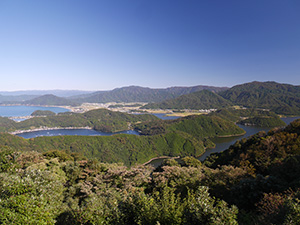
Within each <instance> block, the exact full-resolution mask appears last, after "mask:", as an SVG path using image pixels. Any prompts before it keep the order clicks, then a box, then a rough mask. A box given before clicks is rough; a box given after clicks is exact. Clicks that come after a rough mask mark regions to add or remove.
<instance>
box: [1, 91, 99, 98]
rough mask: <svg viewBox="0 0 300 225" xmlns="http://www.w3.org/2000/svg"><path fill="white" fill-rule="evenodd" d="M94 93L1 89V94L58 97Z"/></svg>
mask: <svg viewBox="0 0 300 225" xmlns="http://www.w3.org/2000/svg"><path fill="white" fill-rule="evenodd" d="M89 93H93V91H80V90H28V91H0V96H1V95H2V96H9V97H13V96H23V95H25V96H35V97H38V96H41V95H49V94H51V95H56V96H58V97H65V98H67V97H70V96H74V95H83V94H89Z"/></svg>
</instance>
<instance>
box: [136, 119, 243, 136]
mask: <svg viewBox="0 0 300 225" xmlns="http://www.w3.org/2000/svg"><path fill="white" fill-rule="evenodd" d="M135 129H136V130H138V131H139V132H141V134H143V135H156V134H164V133H168V132H175V131H176V132H184V133H187V134H189V135H192V136H193V137H196V138H200V139H203V138H210V137H216V136H227V135H229V136H230V135H240V134H243V133H244V130H243V129H241V128H239V127H238V126H237V125H235V124H234V123H233V122H230V121H228V120H224V119H222V118H220V117H217V116H207V115H199V116H188V117H183V118H179V119H176V120H163V121H152V122H145V123H141V124H137V125H136V126H135Z"/></svg>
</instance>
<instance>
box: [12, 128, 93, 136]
mask: <svg viewBox="0 0 300 225" xmlns="http://www.w3.org/2000/svg"><path fill="white" fill-rule="evenodd" d="M76 129H88V130H93V128H92V127H40V128H34V129H28V130H16V131H12V132H8V133H9V134H12V135H16V134H22V133H27V132H35V131H43V130H76Z"/></svg>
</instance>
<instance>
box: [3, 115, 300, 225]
mask: <svg viewBox="0 0 300 225" xmlns="http://www.w3.org/2000/svg"><path fill="white" fill-rule="evenodd" d="M299 135H300V120H298V121H294V122H292V123H291V124H290V125H289V126H287V127H286V128H285V129H276V130H272V131H270V132H269V133H268V134H266V133H264V132H260V133H258V134H256V135H253V136H252V137H250V138H248V139H242V140H240V141H238V142H236V143H235V144H234V145H232V146H231V147H230V148H229V149H228V150H227V151H225V152H222V153H217V154H213V155H212V156H210V157H209V158H208V159H207V160H205V161H204V162H203V163H201V162H200V161H198V160H196V159H195V158H193V157H184V158H182V159H181V161H180V162H177V161H175V160H174V159H168V160H165V161H164V163H163V165H162V166H160V167H159V168H156V169H155V168H153V167H151V166H143V165H136V166H132V167H130V168H128V167H126V166H124V165H123V164H121V163H118V164H108V163H102V162H99V161H97V160H95V159H94V160H88V159H87V158H86V157H84V156H83V155H82V154H80V152H81V151H84V150H85V149H87V146H89V145H90V146H89V147H90V149H92V150H93V151H92V152H93V153H97V154H102V155H103V157H104V158H106V160H107V159H109V158H111V159H113V160H114V158H112V154H110V153H109V152H115V153H117V152H118V154H115V155H116V157H119V158H121V157H123V156H125V157H127V156H128V155H130V157H131V159H132V162H135V161H136V159H138V160H139V158H140V157H144V156H147V155H150V154H152V153H151V151H150V152H149V150H151V148H149V146H150V144H147V142H149V143H151V141H152V140H153V141H154V142H155V143H158V142H161V141H162V142H161V144H160V145H159V146H164V147H163V148H161V150H163V149H164V148H166V150H168V148H169V149H176V148H174V146H173V145H175V146H178V147H179V149H180V148H183V146H180V144H182V143H184V142H181V141H176V144H175V142H174V141H173V140H177V138H175V136H176V134H170V136H168V137H167V136H166V137H165V138H164V140H165V141H163V140H162V139H160V138H161V137H162V136H160V135H154V136H140V137H139V138H138V139H135V138H131V137H132V136H129V135H116V136H115V137H109V138H107V137H97V138H94V137H89V138H88V139H87V140H80V141H76V138H75V137H74V136H72V137H71V136H65V137H41V138H35V139H31V140H25V139H22V138H19V137H15V136H12V135H9V134H0V189H1V192H0V210H1V213H0V223H1V224H56V225H58V224H59V225H60V224H61V225H62V224H86V225H87V224H108V225H110V224H111V225H117V224H118V225H125V224H135V225H137V224H150V225H157V224H165V225H166V224H170V225H187V224H207V225H208V224H243V225H252V224H263V225H264V224H266V225H267V224H274V225H280V224H291V225H296V224H299V223H300V217H299V215H300V203H299V202H300V198H299V196H300V192H299V188H300V178H299V173H300V166H299V165H300V163H299V162H300V152H299V149H300V146H299V143H300V142H299ZM83 138H84V137H83ZM112 140H113V141H112ZM182 140H183V139H182ZM117 142H120V143H121V144H117ZM64 143H67V145H64ZM72 143H73V146H72V148H68V146H70V145H72ZM104 143H106V144H104ZM109 143H112V145H116V146H118V148H119V149H117V148H116V149H114V148H113V149H112V151H111V150H110V148H111V147H112V146H109ZM127 143H128V146H131V149H132V150H131V152H127V150H126V149H127ZM138 143H141V144H138ZM162 143H165V144H162ZM13 144H14V145H13ZM195 144H197V143H195ZM122 146H123V147H122ZM135 146H145V147H144V150H145V151H144V153H143V154H145V155H143V154H138V153H137V152H135V151H134V149H136V148H135ZM168 146H169V147H168ZM39 147H40V149H38V148H39ZM50 148H52V149H51V150H49V151H48V149H50ZM34 149H35V150H38V151H40V150H41V152H37V151H33V150H34ZM56 149H64V150H61V151H58V150H56ZM107 149H109V152H108V155H107V156H106V155H105V154H106V153H107ZM77 150H78V151H77ZM153 150H154V148H153ZM154 151H157V150H154ZM141 152H143V151H141ZM176 154H177V152H176Z"/></svg>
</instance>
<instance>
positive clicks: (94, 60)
mask: <svg viewBox="0 0 300 225" xmlns="http://www.w3.org/2000/svg"><path fill="white" fill-rule="evenodd" d="M299 11H300V2H299V1H296V0H290V1H280V0H274V1H268V0H254V1H236V0H228V1H222V0H216V1H197V0H191V1H188V2H186V1H181V0H172V1H171V0H166V1H158V0H153V1H146V0H128V1H121V0H116V1H102V0H88V1H72V0H53V1H38V0H27V1H22V0H13V1H8V0H4V1H1V2H0V28H1V33H2V34H4V35H0V41H1V53H0V75H1V78H2V79H1V83H0V91H20V90H84V91H102V90H103V91H106V90H113V89H115V88H119V87H124V86H131V85H134V86H142V87H150V88H166V87H172V86H196V85H207V86H217V87H232V86H234V85H237V84H242V83H248V82H251V81H254V80H255V81H275V82H278V83H288V84H292V85H299V84H300V70H299V64H300V42H299V40H300V14H299Z"/></svg>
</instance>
